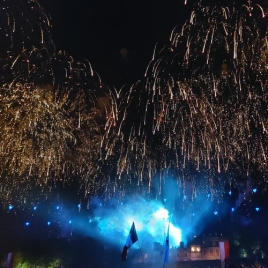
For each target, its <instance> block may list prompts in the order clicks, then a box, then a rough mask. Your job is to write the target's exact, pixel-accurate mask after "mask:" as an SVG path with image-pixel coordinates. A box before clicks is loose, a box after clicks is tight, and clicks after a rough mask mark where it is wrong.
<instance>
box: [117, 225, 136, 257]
mask: <svg viewBox="0 0 268 268" xmlns="http://www.w3.org/2000/svg"><path fill="white" fill-rule="evenodd" d="M137 241H138V235H137V232H136V228H135V224H134V222H133V223H132V226H131V229H130V232H129V235H128V238H127V241H126V244H125V246H124V248H123V251H122V253H121V259H122V261H125V260H126V259H127V251H128V249H129V248H130V247H131V246H132V245H133V244H134V243H135V242H137Z"/></svg>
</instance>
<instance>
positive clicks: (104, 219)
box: [0, 0, 268, 260]
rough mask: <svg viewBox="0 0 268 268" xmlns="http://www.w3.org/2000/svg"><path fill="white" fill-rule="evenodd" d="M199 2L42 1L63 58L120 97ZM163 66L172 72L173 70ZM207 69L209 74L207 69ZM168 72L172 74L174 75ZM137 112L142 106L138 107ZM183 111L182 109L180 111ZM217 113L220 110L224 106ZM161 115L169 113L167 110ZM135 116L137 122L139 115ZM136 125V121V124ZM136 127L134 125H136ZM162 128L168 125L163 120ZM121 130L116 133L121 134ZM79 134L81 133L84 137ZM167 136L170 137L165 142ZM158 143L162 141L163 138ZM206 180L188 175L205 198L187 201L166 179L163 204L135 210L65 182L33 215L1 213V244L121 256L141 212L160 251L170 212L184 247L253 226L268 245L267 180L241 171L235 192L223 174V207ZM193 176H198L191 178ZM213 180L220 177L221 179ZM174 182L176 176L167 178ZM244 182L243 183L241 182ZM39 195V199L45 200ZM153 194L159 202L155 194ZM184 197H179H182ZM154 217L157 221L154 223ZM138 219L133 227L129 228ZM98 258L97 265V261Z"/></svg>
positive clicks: (28, 211)
mask: <svg viewBox="0 0 268 268" xmlns="http://www.w3.org/2000/svg"><path fill="white" fill-rule="evenodd" d="M192 2H193V1H190V3H188V5H186V6H185V5H184V0H150V1H149V0H148V1H146V0H124V1H123V0H117V1H116V0H87V1H86V0H65V1H63V0H40V4H41V5H42V6H43V7H44V10H45V12H46V13H49V14H50V15H51V22H52V25H53V28H52V37H53V40H54V42H55V46H56V50H64V51H66V52H67V53H68V54H69V55H71V56H73V57H74V59H75V60H76V61H79V60H83V59H87V60H89V61H90V63H91V64H92V67H93V69H94V71H96V72H97V73H98V74H99V75H100V77H101V79H102V81H103V84H104V85H108V86H109V87H112V86H115V87H116V88H117V89H119V88H120V87H122V86H123V85H124V84H127V87H126V89H127V90H128V89H129V88H130V86H131V85H132V84H134V83H135V82H136V81H137V80H143V81H144V79H143V77H144V73H145V70H146V67H147V65H148V63H149V62H150V60H151V58H152V54H153V51H154V47H155V45H156V44H157V48H158V49H161V48H162V47H163V46H165V44H167V43H168V40H169V36H170V33H171V31H172V29H173V28H174V27H175V26H176V25H178V28H179V29H181V27H182V25H183V23H184V22H185V20H188V19H189V17H190V12H191V9H192V7H193V6H192ZM169 52H170V51H166V54H167V55H169V54H168V53H169ZM178 54H179V53H178ZM176 60H177V59H176ZM181 62H183V61H181ZM200 65H201V64H200ZM163 66H164V67H165V64H163ZM211 66H212V65H211ZM223 66H224V65H223V64H222V62H220V63H219V70H220V71H223V68H222V67H223ZM226 66H227V65H226ZM226 66H225V68H226V70H227V67H226ZM164 67H163V68H164ZM176 68H177V67H176ZM200 69H202V70H203V67H201V68H200ZM167 70H169V69H168V68H167ZM227 71H228V70H227ZM163 77H164V76H163ZM99 88H101V87H98V89H99ZM138 89H139V88H138ZM138 89H137V91H138ZM163 95H165V94H163ZM141 96H142V95H141ZM134 97H135V96H134ZM140 99H142V100H144V101H145V102H146V103H149V102H147V98H146V99H143V98H142V97H140ZM148 99H149V98H148ZM159 103H161V101H159ZM134 104H135V105H136V103H134ZM184 105H185V106H187V103H186V102H184ZM143 106H145V105H143V102H141V108H142V109H141V110H142V112H144V111H143V110H144V107H143ZM178 106H180V103H179V104H178ZM135 107H136V106H135ZM146 107H147V106H146ZM215 107H216V108H217V105H215ZM224 107H225V106H224ZM228 107H229V106H228ZM149 108H150V107H149ZM160 110H161V111H162V109H160ZM215 110H216V109H215ZM132 111H134V112H133V114H134V117H137V120H139V122H143V121H142V120H141V118H142V117H139V116H138V115H137V114H138V112H137V111H138V110H135V109H133V110H132ZM239 111H240V110H239ZM163 112H164V110H163ZM130 114H131V115H132V113H131V112H130ZM149 115H150V114H149ZM159 118H160V117H159ZM172 118H173V117H172ZM130 119H133V118H132V117H131V116H130ZM79 120H80V111H79ZM123 120H124V119H123ZM133 120H134V119H133ZM154 120H155V119H154ZM209 120H210V118H209ZM209 120H208V121H209ZM129 121H131V122H132V120H129ZM79 122H80V121H79ZM159 122H160V123H161V124H162V120H160V121H159ZM128 123H129V122H127V123H126V126H125V128H128V127H129V125H128ZM115 125H116V124H115ZM115 125H114V127H115ZM133 125H134V124H133ZM137 125H139V124H137ZM141 125H142V124H141ZM144 125H145V124H144ZM163 125H164V123H163ZM123 127H124V125H123ZM231 127H232V125H231ZM114 129H115V130H116V128H114ZM78 130H79V131H80V129H78ZM118 133H119V132H118ZM164 133H165V132H163V137H164V136H165V135H164ZM173 134H174V133H173ZM148 137H152V136H148ZM154 137H157V135H155V136H154ZM148 140H149V139H148ZM158 142H159V140H158V139H156V143H155V144H157V143H158ZM152 144H153V145H155V144H154V143H152ZM159 152H160V151H159ZM116 153H118V151H116ZM116 153H115V154H116ZM161 153H162V151H161ZM137 154H138V153H137ZM215 159H216V158H215ZM215 159H214V160H215ZM214 162H215V161H214ZM189 167H192V165H189ZM189 167H188V168H189ZM215 170H216V169H215ZM199 172H200V171H199V170H198V169H196V170H195V169H193V171H192V172H189V173H188V174H187V172H186V173H185V175H183V176H185V177H187V176H188V177H187V180H186V181H187V183H188V184H189V185H188V188H189V189H190V186H191V187H192V183H193V181H194V179H192V178H197V180H196V181H197V182H198V183H196V184H194V186H195V187H196V188H200V189H201V190H200V192H199V193H200V194H199V195H198V196H196V197H193V196H194V194H193V195H191V194H190V192H191V191H192V188H191V191H189V193H187V191H186V192H185V191H184V190H185V189H187V185H186V186H181V185H180V186H178V184H179V183H178V181H176V180H175V179H174V177H173V175H172V176H171V177H168V178H166V179H165V186H164V187H163V189H162V194H161V196H160V194H159V195H157V193H158V192H160V191H159V190H158V188H157V187H160V186H162V185H161V183H163V182H161V183H159V185H160V186H159V185H157V184H155V185H153V187H152V189H153V190H152V196H153V194H154V193H155V196H157V198H158V199H157V198H155V199H153V200H149V198H148V200H147V199H146V200H145V199H143V198H140V197H137V196H136V197H135V198H136V200H135V202H133V200H132V198H129V197H128V196H124V198H121V196H120V198H121V199H120V198H119V199H120V202H119V201H116V202H115V201H114V199H113V198H111V199H110V200H109V202H106V201H107V200H106V201H103V200H102V199H101V198H102V197H101V198H99V197H96V196H95V197H94V198H93V197H87V198H84V197H82V198H81V196H80V195H79V194H81V193H79V194H78V190H77V189H78V188H79V187H78V185H77V182H75V183H73V182H72V183H73V184H72V183H70V184H69V186H67V189H66V188H64V187H65V186H64V187H62V185H61V183H62V181H60V182H59V185H60V186H58V185H57V184H56V183H55V189H54V190H55V194H54V196H53V199H52V200H46V201H45V202H44V203H41V202H40V203H36V204H35V203H34V202H33V203H28V204H27V206H28V207H27V208H25V207H26V205H25V207H24V204H21V205H19V206H18V207H16V205H15V206H13V204H11V203H10V204H8V203H6V204H5V205H4V206H3V208H2V210H1V211H0V216H2V215H4V217H3V218H4V220H2V222H1V226H2V227H1V229H2V232H1V233H0V235H1V236H0V238H1V237H2V239H0V240H2V241H4V240H10V241H11V242H10V244H11V243H14V244H15V243H17V240H18V239H17V238H20V239H21V240H23V239H25V237H27V236H28V237H30V238H36V237H39V238H42V239H46V238H48V237H49V238H51V239H58V238H64V239H65V238H67V239H68V242H66V244H67V246H68V245H69V244H68V243H69V239H71V238H72V237H76V238H77V237H78V238H79V239H80V238H81V237H82V238H85V237H93V238H96V239H97V240H101V241H102V242H101V243H103V244H101V246H100V248H101V249H102V250H103V251H105V250H106V247H107V245H109V243H114V241H115V240H116V239H117V240H118V242H116V243H115V244H116V253H114V252H112V253H113V257H114V256H115V255H116V254H118V252H119V251H120V250H121V248H122V245H123V244H124V241H125V238H126V235H127V234H128V230H129V226H130V224H131V223H132V214H133V211H134V212H135V213H136V212H137V211H138V212H139V213H136V215H134V216H135V217H136V218H137V219H138V218H139V217H140V218H139V219H138V220H139V223H140V226H139V224H137V226H138V228H140V229H142V228H144V229H146V228H147V227H148V226H149V227H150V225H148V222H151V223H153V224H154V228H153V229H152V230H151V229H150V230H149V227H148V230H146V231H147V233H146V235H147V236H149V235H148V234H150V235H151V236H150V237H149V238H148V237H146V235H144V241H145V240H146V239H147V240H148V241H149V242H150V244H149V242H148V245H150V246H151V245H152V239H158V240H157V242H159V243H162V233H161V232H162V229H163V223H162V219H163V215H164V216H165V217H166V219H167V218H168V214H167V213H168V211H174V212H173V213H174V219H176V218H177V219H178V221H177V222H176V220H175V221H174V224H177V223H180V224H181V225H182V226H180V228H182V239H184V240H185V241H186V240H187V239H189V237H192V236H193V235H196V234H197V235H201V234H202V233H203V232H204V233H205V232H206V233H207V234H208V233H210V232H211V230H212V229H210V228H212V227H211V226H213V231H214V230H215V232H216V231H217V232H219V231H221V230H224V231H226V232H229V233H232V228H233V226H234V225H236V226H239V227H237V228H240V226H243V228H245V230H246V231H248V229H246V228H248V227H249V226H250V227H251V228H252V229H251V230H254V232H253V231H252V233H251V235H253V236H254V235H258V237H262V236H263V237H267V235H266V234H267V233H268V232H267V224H262V223H263V222H264V223H266V222H267V215H268V214H267V212H268V207H267V200H268V191H267V182H266V181H264V179H263V181H262V176H261V174H260V173H261V172H260V173H255V174H254V178H251V177H250V176H248V178H247V179H246V178H245V177H243V178H242V175H241V174H240V173H239V171H238V168H237V169H234V171H232V172H231V173H228V174H227V175H228V176H229V175H230V176H231V175H232V176H233V177H232V178H230V181H231V179H234V178H237V177H239V178H238V179H236V184H235V185H233V184H231V183H230V182H229V181H228V178H227V175H224V174H223V175H222V174H220V172H218V173H216V175H215V174H214V175H215V178H216V179H215V181H216V180H217V183H218V184H219V185H221V186H219V188H220V187H222V188H221V191H222V193H220V192H221V191H220V190H219V189H217V190H218V192H219V193H220V194H219V196H221V198H222V200H220V198H219V199H217V198H216V197H215V196H216V195H215V196H214V197H213V190H212V189H211V190H210V189H209V188H208V186H207V185H206V183H205V181H209V179H210V177H209V176H211V175H207V176H203V173H200V174H201V175H199ZM208 173H210V171H209V172H208ZM191 174H194V175H192V177H191ZM196 174H197V175H196ZM210 174H213V172H211V173H210ZM168 175H170V174H168V173H167V176H168ZM240 175H241V176H240ZM194 176H196V177H194ZM160 177H161V176H159V178H160ZM240 177H241V178H240ZM217 178H218V179H217ZM72 179H73V178H72ZM105 179H106V177H105ZM191 179H192V181H191ZM221 179H222V181H224V182H222V181H221ZM239 179H241V182H240V181H239ZM234 180H235V179H234ZM242 180H243V181H242ZM160 181H161V180H160ZM203 182H204V183H203ZM220 182H222V184H220ZM226 182H227V183H226ZM104 184H105V181H104ZM74 185H75V187H74ZM133 185H134V186H133ZM144 185H145V184H144ZM214 186H215V185H214ZM214 186H213V187H214ZM134 187H135V183H133V184H131V185H130V188H134ZM180 187H186V188H184V190H181V189H180V190H176V191H174V189H177V188H180ZM206 187H207V188H206ZM213 187H211V188H213ZM61 188H64V190H63V191H62V189H61ZM160 188H161V187H160ZM203 188H204V189H203ZM215 188H217V186H215ZM59 189H60V190H59ZM118 189H119V188H118ZM117 191H118V190H117ZM154 191H155V192H154ZM118 192H119V191H118ZM215 192H216V191H215ZM35 193H36V194H37V195H38V194H39V192H35ZM149 193H150V194H151V192H150V191H149ZM177 193H179V194H178V196H177V195H176V194H177ZM107 196H108V195H107ZM122 196H123V195H122ZM147 196H149V194H148V195H147ZM105 202H106V203H105ZM145 202H146V203H145ZM25 203H26V202H25ZM148 215H150V217H149V220H148ZM130 216H131V217H130ZM130 218H131V220H130V222H128V220H129V219H130ZM0 219H1V217H0ZM159 219H160V220H159ZM11 223H12V224H11ZM208 223H210V224H211V225H209V224H208ZM143 224H144V226H143ZM157 224H158V225H159V226H157ZM18 226H19V227H18ZM40 226H41V228H42V230H43V232H42V236H41V235H40V232H39V230H40ZM115 227H116V228H115ZM157 228H159V229H157ZM161 228H162V229H161ZM123 229H124V232H125V230H127V231H126V233H123V232H122V230H123ZM160 229H161V230H160ZM14 230H15V231H14ZM155 230H160V231H157V232H158V233H157V235H155V234H151V233H154V231H155ZM246 231H245V233H246ZM98 232H99V233H98ZM150 232H151V233H150ZM178 232H180V230H179V228H175V227H173V233H174V237H180V235H181V234H180V233H179V236H178ZM237 233H238V232H237ZM159 234H160V235H159ZM263 234H265V235H263ZM158 235H159V237H160V238H159V237H158ZM234 236H235V234H234ZM141 237H142V236H141ZM174 237H173V238H174ZM171 238H172V235H171ZM258 239H259V238H258ZM241 241H242V239H241ZM258 241H260V239H259V240H258ZM171 242H172V239H171ZM90 243H91V244H94V243H95V241H93V242H92V241H90ZM173 243H174V245H178V241H175V240H174V242H173ZM175 243H176V244H175ZM0 246H1V247H0V248H4V247H5V246H6V245H5V243H3V242H2V244H1V243H0ZM81 247H84V246H83V245H82V246H81ZM86 247H87V245H86ZM10 248H11V250H12V245H10ZM267 252H268V249H267ZM86 254H87V252H86V253H85V255H86ZM118 256H119V255H118ZM93 257H94V258H95V259H97V257H96V256H93ZM93 257H92V258H93ZM98 258H99V259H100V258H101V256H98ZM116 258H117V255H116ZM118 260H119V257H118Z"/></svg>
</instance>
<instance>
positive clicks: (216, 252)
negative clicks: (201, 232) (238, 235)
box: [176, 236, 230, 261]
mask: <svg viewBox="0 0 268 268" xmlns="http://www.w3.org/2000/svg"><path fill="white" fill-rule="evenodd" d="M229 256H230V254H229V241H228V239H227V238H226V237H222V236H220V237H218V236H215V237H212V236H202V237H198V238H195V239H194V240H193V241H192V242H190V244H189V245H188V246H187V247H184V243H183V242H182V243H181V245H180V247H179V248H178V250H177V256H176V260H177V261H202V260H224V259H226V258H229Z"/></svg>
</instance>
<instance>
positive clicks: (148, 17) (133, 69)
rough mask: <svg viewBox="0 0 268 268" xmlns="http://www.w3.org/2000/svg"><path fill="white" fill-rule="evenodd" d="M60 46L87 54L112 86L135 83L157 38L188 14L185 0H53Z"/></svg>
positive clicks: (76, 54)
mask: <svg viewBox="0 0 268 268" xmlns="http://www.w3.org/2000/svg"><path fill="white" fill-rule="evenodd" d="M40 3H41V4H42V5H43V6H44V8H45V10H46V11H47V12H48V13H50V15H51V17H52V25H53V32H52V34H53V37H54V40H55V44H56V48H57V50H66V51H67V52H68V53H69V54H70V55H72V56H73V57H75V59H79V60H80V59H84V58H86V59H88V60H89V61H90V62H91V64H92V65H93V68H94V70H96V71H97V72H98V73H99V74H100V76H101V77H102V79H103V80H104V81H106V83H107V84H108V85H109V86H111V85H115V86H116V87H121V86H122V85H123V84H124V83H128V84H129V83H134V82H135V81H137V80H138V79H141V78H142V77H143V75H144V72H145V69H146V66H147V64H148V62H149V61H150V59H151V57H152V53H153V49H154V46H155V44H156V43H159V46H158V48H162V46H163V45H164V44H165V43H166V42H167V40H168V38H169V35H170V33H171V31H172V29H173V28H174V27H175V26H176V25H179V26H180V27H181V24H182V23H183V22H184V21H185V20H186V19H188V18H189V14H190V10H189V7H188V6H184V1H176V0H167V1H164V0H156V1H143V0H137V1H136V0H135V1H134V0H130V1H122V0H117V1H115V0H114V1H111V0H100V1H97V0H93V1H82V0H78V1H77V0H76V1H75V0H67V1H61V0H48V1H44V0H43V1H40Z"/></svg>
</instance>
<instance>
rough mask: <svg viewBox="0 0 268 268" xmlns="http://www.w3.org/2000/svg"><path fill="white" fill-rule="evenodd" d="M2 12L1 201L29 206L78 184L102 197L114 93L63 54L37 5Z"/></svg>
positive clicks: (86, 65)
mask: <svg viewBox="0 0 268 268" xmlns="http://www.w3.org/2000/svg"><path fill="white" fill-rule="evenodd" d="M0 11H1V19H0V23H1V25H0V40H1V51H0V64H1V70H0V77H1V78H0V122H1V123H0V124H1V131H0V135H1V141H0V159H1V165H0V176H1V181H0V191H1V198H3V199H4V200H11V199H12V198H13V199H15V200H16V201H18V202H19V203H20V202H25V197H26V199H27V198H29V195H28V194H29V193H30V192H31V190H33V189H34V188H36V187H37V188H39V189H41V190H40V191H41V192H44V193H46V194H47V192H51V185H53V183H51V181H57V180H60V181H63V182H64V183H68V182H69V181H70V180H71V179H72V178H74V177H76V178H79V179H78V180H79V182H80V183H81V185H83V189H84V191H85V193H86V194H90V195H93V194H96V192H97V191H98V188H99V187H100V185H101V184H102V182H101V181H100V180H97V179H96V178H97V175H96V174H97V172H98V159H99V158H100V147H101V146H100V144H101V141H102V138H101V130H102V124H103V123H104V122H105V116H106V113H109V114H110V109H111V108H113V107H111V105H110V91H109V89H108V88H107V87H106V86H105V85H104V84H103V82H102V81H101V78H100V76H99V75H98V73H96V72H95V71H93V69H92V66H91V64H90V62H89V61H87V60H83V61H75V60H74V59H73V57H72V56H70V55H68V53H66V52H65V51H59V52H56V50H55V46H54V44H53V40H52V37H51V34H50V30H51V22H50V18H49V16H48V15H46V14H45V13H44V11H43V9H42V7H41V6H40V5H39V3H38V2H37V1H4V2H3V3H2V5H1V6H0ZM2 44H3V46H2ZM113 113H114V112H113ZM81 187H82V186H81ZM40 196H41V194H40Z"/></svg>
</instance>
